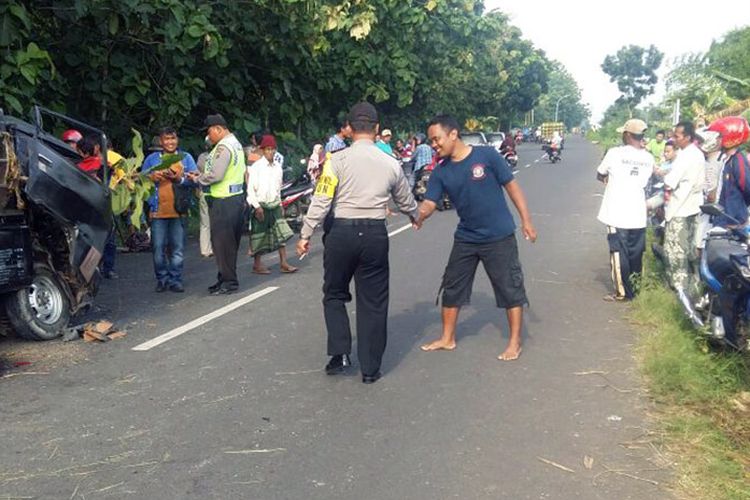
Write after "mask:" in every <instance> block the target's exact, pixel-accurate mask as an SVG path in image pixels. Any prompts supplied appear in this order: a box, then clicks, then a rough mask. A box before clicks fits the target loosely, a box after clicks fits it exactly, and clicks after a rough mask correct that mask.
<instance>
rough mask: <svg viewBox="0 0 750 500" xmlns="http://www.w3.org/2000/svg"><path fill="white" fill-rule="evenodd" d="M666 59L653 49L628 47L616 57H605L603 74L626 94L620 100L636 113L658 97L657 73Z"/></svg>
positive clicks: (615, 55)
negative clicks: (653, 97)
mask: <svg viewBox="0 0 750 500" xmlns="http://www.w3.org/2000/svg"><path fill="white" fill-rule="evenodd" d="M663 58H664V54H663V53H662V52H660V51H659V50H658V49H657V48H656V47H655V46H653V45H651V46H649V47H648V49H645V48H643V47H639V46H637V45H628V46H626V47H622V48H621V49H620V50H618V51H617V53H616V54H614V55H608V56H607V57H605V58H604V62H603V63H602V71H604V72H605V73H606V74H607V75H609V81H611V82H614V83H617V88H618V89H619V90H620V92H622V95H621V96H620V100H621V101H623V102H625V103H627V104H628V106H629V107H630V109H631V110H632V109H633V108H635V107H636V106H637V105H638V104H640V103H641V101H643V99H644V98H646V97H647V96H649V95H651V94H653V93H654V87H655V86H656V82H657V81H658V78H657V76H656V70H657V69H659V66H660V65H661V62H662V59H663Z"/></svg>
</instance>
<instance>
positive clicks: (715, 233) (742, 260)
mask: <svg viewBox="0 0 750 500" xmlns="http://www.w3.org/2000/svg"><path fill="white" fill-rule="evenodd" d="M701 211H703V213H706V214H708V215H711V216H713V217H716V216H722V215H726V214H724V212H723V210H722V208H721V207H720V206H719V205H713V204H712V205H703V206H702V207H701ZM748 236H749V233H748V230H747V229H746V228H745V227H741V225H740V224H739V223H738V224H737V227H732V228H722V227H714V228H712V229H711V230H710V231H709V232H708V235H707V236H706V245H705V248H704V250H703V252H702V254H701V263H700V276H701V281H702V282H703V284H704V285H705V288H706V292H705V294H704V295H703V296H702V297H701V298H700V299H699V300H698V302H697V303H696V305H695V307H694V308H693V307H692V304H690V302H689V300H687V297H680V301H681V302H682V304H683V307H685V310H686V312H687V314H688V316H689V317H690V318H691V320H693V323H694V324H696V325H697V326H703V325H706V328H705V330H706V331H707V333H708V334H709V338H710V339H711V340H712V341H714V342H716V343H719V344H721V345H723V346H727V347H729V348H731V349H734V350H746V349H747V334H748V327H749V326H750V253H749V252H748Z"/></svg>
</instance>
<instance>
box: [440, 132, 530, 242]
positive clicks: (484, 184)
mask: <svg viewBox="0 0 750 500" xmlns="http://www.w3.org/2000/svg"><path fill="white" fill-rule="evenodd" d="M512 180H513V173H512V172H511V171H510V168H509V167H508V163H507V162H506V161H505V159H504V158H503V157H502V156H500V154H499V153H498V152H497V151H496V150H495V148H492V147H486V146H472V150H471V153H470V154H469V156H467V157H466V158H464V159H463V160H462V161H459V162H454V161H451V160H450V159H449V158H448V159H445V160H443V161H441V162H440V163H439V164H438V166H436V167H435V170H434V171H433V172H432V175H431V176H430V182H429V183H428V185H427V193H425V198H427V199H428V200H432V201H434V202H435V203H440V202H441V200H442V198H443V193H446V194H447V195H448V198H450V200H451V203H452V204H453V206H454V207H456V212H458V216H459V217H460V219H461V221H460V222H459V223H458V228H456V234H455V238H456V240H458V241H464V242H468V243H489V242H492V241H498V240H501V239H503V238H505V237H507V236H510V235H511V234H513V232H514V231H515V230H516V225H515V222H514V221H513V216H512V215H511V213H510V210H508V204H507V203H506V201H505V195H504V193H503V186H504V185H505V184H507V183H509V182H510V181H512Z"/></svg>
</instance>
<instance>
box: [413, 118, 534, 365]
mask: <svg viewBox="0 0 750 500" xmlns="http://www.w3.org/2000/svg"><path fill="white" fill-rule="evenodd" d="M427 134H428V138H429V140H430V142H431V143H432V147H433V148H435V150H436V151H437V153H438V155H439V156H440V158H441V162H440V164H439V165H438V166H437V167H436V168H435V170H434V171H433V173H432V176H431V177H430V181H429V185H428V187H427V193H426V194H425V201H423V202H422V204H421V205H420V207H419V219H418V220H417V221H416V223H415V225H416V226H417V227H419V226H421V224H422V222H423V221H424V220H425V219H426V218H428V217H429V216H430V215H432V213H433V212H434V211H435V210H436V209H437V204H438V203H441V202H442V199H443V193H446V194H447V195H448V197H449V198H450V201H451V203H452V204H453V206H454V207H456V211H457V212H458V216H459V218H460V222H459V223H458V228H457V229H456V233H455V235H454V241H453V250H452V251H451V255H450V258H449V259H448V265H447V267H446V269H445V274H444V275H443V283H442V292H443V299H442V300H443V309H442V317H443V335H442V337H441V338H440V339H438V340H436V341H434V342H431V343H429V344H425V345H423V346H422V350H423V351H437V350H441V349H442V350H449V351H450V350H453V349H455V348H456V322H457V321H458V312H459V311H460V309H461V306H463V305H466V304H468V303H469V299H470V298H471V287H472V284H473V283H474V274H475V273H476V270H477V266H478V265H479V262H480V261H481V262H482V264H483V265H484V269H485V271H486V272H487V275H488V276H489V278H490V282H491V283H492V288H493V290H494V292H495V301H496V303H497V306H498V307H500V308H504V309H505V310H506V314H507V316H508V325H509V327H510V341H509V342H508V346H507V347H506V349H505V351H504V352H503V353H502V354H500V356H498V359H500V360H503V361H512V360H515V359H518V357H519V356H520V355H521V324H522V321H523V306H524V305H525V304H528V300H527V299H526V290H525V289H524V286H523V272H522V271H521V263H520V261H519V259H518V247H517V245H516V237H515V223H514V222H513V217H512V215H511V213H510V210H509V209H508V204H507V203H506V201H505V197H504V196H503V188H505V191H506V192H507V193H508V196H509V197H510V199H511V201H513V204H514V205H515V206H516V210H517V211H518V215H519V216H520V218H521V230H522V232H523V236H524V238H526V239H527V240H530V241H531V242H534V241H536V230H535V229H534V226H533V225H532V223H531V216H530V215H529V212H528V210H527V208H526V199H525V197H524V195H523V192H522V191H521V188H520V186H519V185H518V183H517V182H516V181H515V180H514V178H513V174H512V173H511V171H510V168H508V164H507V163H506V162H505V160H504V159H503V158H502V157H501V156H500V154H499V153H498V152H497V151H495V149H494V148H491V147H481V146H480V147H472V146H469V145H466V144H464V143H463V141H462V140H461V136H460V133H459V125H458V122H457V121H456V120H455V119H454V118H452V117H450V116H446V115H443V116H437V117H435V118H433V119H432V121H431V122H430V124H429V125H428V128H427Z"/></svg>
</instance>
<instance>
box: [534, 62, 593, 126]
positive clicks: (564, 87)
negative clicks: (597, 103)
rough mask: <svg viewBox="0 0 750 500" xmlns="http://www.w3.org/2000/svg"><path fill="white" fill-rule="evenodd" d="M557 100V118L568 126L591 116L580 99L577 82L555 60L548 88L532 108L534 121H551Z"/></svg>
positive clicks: (579, 123)
mask: <svg viewBox="0 0 750 500" xmlns="http://www.w3.org/2000/svg"><path fill="white" fill-rule="evenodd" d="M558 101H559V103H560V105H559V109H558V119H559V120H560V121H563V122H564V123H565V125H566V126H567V127H568V128H573V127H577V126H580V125H581V124H582V123H583V122H584V121H586V120H588V119H589V118H590V117H591V111H589V109H588V107H587V106H586V105H585V104H584V103H583V102H582V100H581V89H580V88H579V87H578V83H577V82H576V81H575V79H574V78H573V76H572V75H571V74H570V73H569V72H568V70H566V69H565V67H564V66H563V65H562V64H560V63H559V62H557V61H555V62H553V63H552V70H551V72H550V75H549V90H548V91H547V93H546V94H544V95H543V96H542V97H541V98H540V99H539V104H538V105H537V106H536V107H535V108H534V120H535V121H536V123H542V122H551V121H553V120H554V119H555V108H556V107H557V103H558Z"/></svg>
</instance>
